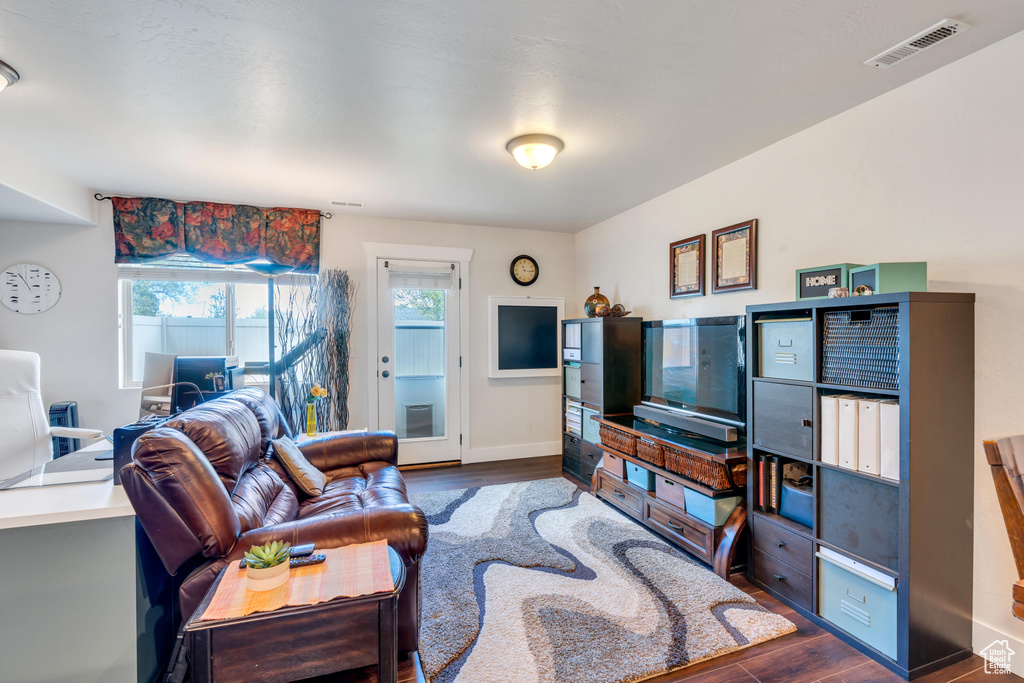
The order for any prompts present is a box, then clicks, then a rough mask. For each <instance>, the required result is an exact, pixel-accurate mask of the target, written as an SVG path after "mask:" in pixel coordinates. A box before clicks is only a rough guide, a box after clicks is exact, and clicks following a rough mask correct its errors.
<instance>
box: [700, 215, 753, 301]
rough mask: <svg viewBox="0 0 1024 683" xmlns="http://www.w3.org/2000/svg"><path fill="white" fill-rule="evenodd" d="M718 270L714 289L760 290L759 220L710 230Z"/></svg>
mask: <svg viewBox="0 0 1024 683" xmlns="http://www.w3.org/2000/svg"><path fill="white" fill-rule="evenodd" d="M711 246H712V248H713V249H714V252H713V253H714V260H715V269H714V273H713V279H712V281H711V292H712V293H713V294H718V293H720V292H736V291H739V290H743V289H757V219H756V218H755V219H753V220H749V221H744V222H742V223H737V224H736V225H730V226H729V227H727V228H720V229H718V230H715V231H714V232H712V233H711Z"/></svg>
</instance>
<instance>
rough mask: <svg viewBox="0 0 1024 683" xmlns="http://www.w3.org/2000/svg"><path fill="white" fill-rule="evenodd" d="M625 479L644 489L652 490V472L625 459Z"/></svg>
mask: <svg viewBox="0 0 1024 683" xmlns="http://www.w3.org/2000/svg"><path fill="white" fill-rule="evenodd" d="M626 481H628V482H629V483H630V484H632V485H633V486H639V487H640V488H642V489H643V490H645V491H653V490H654V472H651V471H650V470H648V469H645V468H643V467H640V465H635V464H633V463H631V462H629V461H628V460H627V461H626Z"/></svg>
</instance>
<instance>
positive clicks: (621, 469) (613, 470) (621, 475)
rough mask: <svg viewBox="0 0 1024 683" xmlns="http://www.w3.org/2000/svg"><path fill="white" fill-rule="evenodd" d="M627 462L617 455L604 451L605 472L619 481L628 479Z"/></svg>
mask: <svg viewBox="0 0 1024 683" xmlns="http://www.w3.org/2000/svg"><path fill="white" fill-rule="evenodd" d="M625 465H626V461H625V460H623V459H622V458H620V457H619V456H617V455H612V454H611V453H609V452H607V451H604V470H605V472H607V473H608V474H610V475H612V476H614V477H617V478H618V479H625V478H626V467H625Z"/></svg>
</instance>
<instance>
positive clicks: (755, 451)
mask: <svg viewBox="0 0 1024 683" xmlns="http://www.w3.org/2000/svg"><path fill="white" fill-rule="evenodd" d="M881 307H887V308H890V309H891V308H892V307H895V309H896V310H897V316H898V323H897V327H898V335H897V337H896V338H895V339H892V340H890V341H888V342H887V343H889V344H896V345H898V364H897V365H896V366H895V367H896V370H895V372H897V373H898V386H899V388H898V389H892V388H872V387H861V386H857V383H856V382H849V381H847V382H844V383H843V384H834V383H829V382H825V381H823V363H824V347H825V342H824V338H823V337H824V331H825V319H826V316H827V314H829V313H830V312H847V311H848V312H851V317H855V318H856V319H857V320H858V321H859V320H864V319H870V317H871V315H873V314H872V311H874V310H875V309H878V308H881ZM783 314H785V315H787V316H797V315H799V316H806V317H809V318H810V319H811V322H810V325H811V326H812V327H811V329H812V333H813V338H814V345H813V367H814V377H813V379H812V380H809V381H806V382H800V381H793V380H782V379H773V378H770V377H763V376H762V373H761V368H760V355H761V349H760V347H759V343H760V342H759V338H760V335H759V333H758V325H757V321H758V320H759V319H761V318H771V317H778V316H780V315H783ZM854 314H855V315H854ZM834 317H835V316H833V319H834ZM851 324H853V323H852V322H851ZM747 330H748V331H749V332H748V335H747V358H748V368H749V373H748V392H747V397H748V398H747V400H748V410H747V415H748V416H749V419H750V421H749V422H748V432H747V433H748V441H747V457H748V469H749V470H750V471H751V473H752V480H751V481H752V483H751V484H750V485H749V486H748V507H749V508H750V509H751V510H752V511H753V512H752V520H751V527H752V533H751V562H750V565H749V567H748V578H749V579H750V581H751V582H752V583H754V584H756V585H758V586H759V587H761V588H763V589H764V590H765V591H766V592H768V593H769V594H771V595H773V596H775V597H777V598H779V599H780V600H782V601H783V602H785V603H787V604H789V605H790V606H792V607H793V608H794V609H796V610H797V611H799V612H800V613H802V614H804V615H806V616H807V617H809V618H810V619H812V620H813V621H815V622H816V623H818V624H820V625H822V626H824V627H825V628H827V629H829V630H830V631H832V632H833V633H835V634H836V635H837V636H839V637H840V638H841V639H843V640H844V641H846V642H847V643H849V644H851V645H853V646H854V647H856V648H858V649H859V650H861V651H862V652H864V653H865V654H867V655H869V656H871V657H872V658H874V659H875V660H877V661H878V662H879V663H881V664H882V665H884V666H886V667H887V668H889V669H890V670H892V671H894V672H895V673H897V674H899V675H900V676H902V677H904V678H907V679H911V678H914V677H917V676H920V675H923V674H926V673H928V672H930V671H934V670H937V669H940V668H942V667H945V666H948V665H950V664H952V663H954V662H956V661H959V660H960V659H964V658H967V657H969V656H971V652H972V650H971V631H972V608H973V600H972V599H973V585H972V584H973V572H974V545H973V514H974V463H973V460H974V295H973V294H950V293H931V292H904V293H897V294H882V295H876V296H866V297H853V298H845V299H826V300H815V301H797V302H791V303H784V304H771V305H759V306H751V307H748V308H747ZM889 350H895V349H892V348H890V349H889ZM837 393H846V394H855V395H860V396H864V397H865V398H877V399H895V400H898V402H899V419H900V426H899V474H900V478H899V480H898V481H894V480H889V479H883V478H881V477H879V476H876V475H873V474H867V473H863V472H859V471H854V470H849V469H845V468H843V467H840V466H836V465H832V464H829V463H823V462H821V460H820V453H821V425H820V417H821V416H820V414H819V413H820V405H821V397H822V396H823V395H831V394H837ZM759 401H761V402H762V403H761V404H759V403H758V402H759ZM760 454H764V455H775V456H782V457H783V459H784V460H783V462H788V461H792V462H799V463H805V464H806V466H807V468H808V469H809V470H810V473H811V474H812V476H813V478H814V486H813V497H812V500H813V511H814V516H813V525H812V527H810V528H809V527H807V526H804V525H802V524H799V523H797V522H794V521H792V520H789V519H786V518H785V517H782V516H780V515H778V514H774V513H765V512H761V511H756V509H755V508H756V507H757V501H756V490H757V486H756V484H755V483H753V471H754V463H755V460H754V458H755V456H756V455H760ZM783 537H785V538H783ZM780 544H781V545H780ZM828 551H831V552H835V553H839V554H841V555H843V556H845V557H846V558H848V559H851V560H855V561H857V562H859V563H861V566H862V567H866V568H867V569H868V570H871V571H874V572H875V573H876V574H875V575H876V576H879V577H881V579H882V583H885V579H886V578H888V579H889V581H890V582H891V581H893V580H894V581H895V588H894V592H895V594H896V595H895V601H894V603H895V629H894V633H895V635H894V636H892V637H891V638H889V637H886V638H884V639H883V642H884V644H885V647H883V646H877V647H876V645H878V642H877V641H874V642H875V645H872V644H871V643H869V642H867V641H868V640H872V639H873V638H876V637H877V634H878V633H879V632H872V633H870V635H866V636H865V635H863V633H862V636H861V637H859V636H857V635H854V634H853V633H851V632H848V631H847V630H845V629H844V628H843V627H841V626H840V625H838V624H836V623H833V622H832V621H830V620H829V619H826V618H825V617H823V616H822V615H823V612H824V611H825V608H824V604H825V601H830V600H832V597H830V594H829V593H828V592H827V590H826V589H825V588H824V587H823V582H824V580H825V572H826V569H827V563H826V561H825V560H826V558H824V557H822V555H821V554H819V553H824V554H826V555H827V554H828ZM869 573H870V572H869ZM830 575H831V576H835V574H834V572H833V573H832V574H830ZM865 600H866V598H865ZM851 604H852V608H851V613H856V610H857V609H858V607H863V606H860V605H859V603H851ZM866 604H867V603H866V602H865V605H866ZM844 609H845V607H844ZM862 611H863V614H864V615H867V614H868V612H867V608H866V607H864V610H862ZM864 623H869V624H871V626H870V628H875V627H876V622H871V621H870V618H865V620H864ZM851 630H855V629H851ZM883 650H887V651H889V652H890V653H891V654H885V653H884V652H883Z"/></svg>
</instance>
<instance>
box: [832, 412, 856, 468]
mask: <svg viewBox="0 0 1024 683" xmlns="http://www.w3.org/2000/svg"><path fill="white" fill-rule="evenodd" d="M859 403H860V401H859V400H858V399H857V398H855V397H853V396H843V397H841V398H840V399H839V449H838V455H839V461H838V462H837V463H836V464H837V465H839V466H840V467H843V468H846V469H848V470H855V469H857V436H858V433H857V416H858V410H859Z"/></svg>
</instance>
